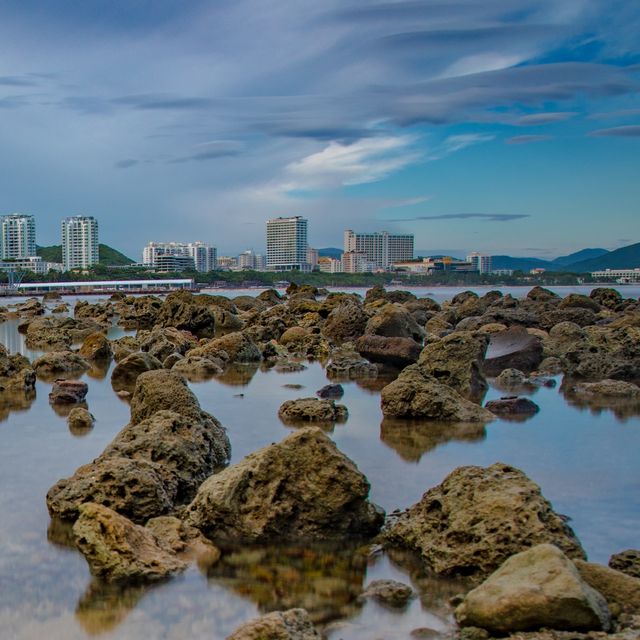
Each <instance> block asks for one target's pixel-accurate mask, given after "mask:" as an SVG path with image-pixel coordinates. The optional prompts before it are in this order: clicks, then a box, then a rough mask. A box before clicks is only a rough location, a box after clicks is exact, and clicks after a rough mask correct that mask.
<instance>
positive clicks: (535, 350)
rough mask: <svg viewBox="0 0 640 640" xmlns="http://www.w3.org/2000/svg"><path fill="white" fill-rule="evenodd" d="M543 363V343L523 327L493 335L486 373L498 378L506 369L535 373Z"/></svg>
mask: <svg viewBox="0 0 640 640" xmlns="http://www.w3.org/2000/svg"><path fill="white" fill-rule="evenodd" d="M541 361H542V343H541V341H540V339H539V338H538V337H537V336H533V335H531V334H530V333H528V332H527V331H526V329H524V328H522V327H511V328H509V329H507V330H506V331H500V332H499V333H493V334H491V339H490V340H489V346H488V347H487V351H486V353H485V359H484V365H483V368H484V372H485V373H486V374H487V375H489V376H498V375H500V373H501V372H502V371H503V370H504V369H519V370H520V371H523V372H524V373H530V372H531V371H535V369H536V368H537V367H538V365H539V364H540V362H541Z"/></svg>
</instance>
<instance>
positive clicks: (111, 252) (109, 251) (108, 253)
mask: <svg viewBox="0 0 640 640" xmlns="http://www.w3.org/2000/svg"><path fill="white" fill-rule="evenodd" d="M36 253H37V254H38V255H39V256H41V257H42V259H43V260H44V261H45V262H62V245H61V244H54V245H51V246H50V247H36ZM98 254H99V259H100V264H104V265H111V266H114V267H120V266H124V265H127V264H133V262H135V260H132V259H131V258H128V257H127V256H125V255H124V253H120V251H118V250H117V249H114V248H112V247H110V246H109V245H106V244H99V245H98Z"/></svg>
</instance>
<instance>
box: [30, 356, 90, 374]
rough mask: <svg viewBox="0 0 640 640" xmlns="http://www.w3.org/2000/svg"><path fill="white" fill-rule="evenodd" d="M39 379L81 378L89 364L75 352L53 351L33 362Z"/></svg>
mask: <svg viewBox="0 0 640 640" xmlns="http://www.w3.org/2000/svg"><path fill="white" fill-rule="evenodd" d="M32 366H33V369H34V370H35V372H36V374H37V375H38V377H40V378H43V379H45V380H55V379H56V378H59V377H74V376H79V375H81V374H82V373H84V372H85V371H87V370H88V369H90V368H91V367H90V365H89V363H88V362H87V361H86V360H85V359H84V358H83V357H82V356H79V355H78V354H77V353H74V352H73V351H51V352H49V353H45V354H44V355H42V356H40V357H39V358H37V359H36V360H34V361H33V364H32Z"/></svg>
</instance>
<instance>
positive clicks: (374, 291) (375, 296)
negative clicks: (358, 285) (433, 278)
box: [364, 285, 437, 304]
mask: <svg viewBox="0 0 640 640" xmlns="http://www.w3.org/2000/svg"><path fill="white" fill-rule="evenodd" d="M375 300H386V301H387V302H399V303H404V302H411V301H415V300H416V296H415V295H414V294H413V293H411V292H410V291H387V290H386V289H385V288H384V287H381V286H380V285H375V286H374V287H371V289H369V290H368V291H367V292H366V294H365V297H364V301H365V303H366V304H369V303H371V302H374V301H375ZM436 304H437V303H436Z"/></svg>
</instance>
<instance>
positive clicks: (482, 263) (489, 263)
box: [467, 251, 493, 273]
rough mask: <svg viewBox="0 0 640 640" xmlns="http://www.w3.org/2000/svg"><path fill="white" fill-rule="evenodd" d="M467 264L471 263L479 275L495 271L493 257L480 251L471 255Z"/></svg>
mask: <svg viewBox="0 0 640 640" xmlns="http://www.w3.org/2000/svg"><path fill="white" fill-rule="evenodd" d="M467 262H470V263H471V264H472V265H473V269H474V271H477V272H478V273H491V271H492V269H493V257H492V256H489V255H487V254H485V253H479V252H478V251H474V252H473V253H470V254H469V255H468V256H467Z"/></svg>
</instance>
